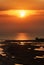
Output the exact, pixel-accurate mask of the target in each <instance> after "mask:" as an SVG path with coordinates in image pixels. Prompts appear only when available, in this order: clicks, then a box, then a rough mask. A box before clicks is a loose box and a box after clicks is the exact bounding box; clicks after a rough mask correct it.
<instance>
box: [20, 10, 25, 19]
mask: <svg viewBox="0 0 44 65" xmlns="http://www.w3.org/2000/svg"><path fill="white" fill-rule="evenodd" d="M19 15H20V17H22V18H23V17H25V16H26V12H25V11H24V10H21V11H20V12H19Z"/></svg>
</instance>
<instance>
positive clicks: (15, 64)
mask: <svg viewBox="0 0 44 65" xmlns="http://www.w3.org/2000/svg"><path fill="white" fill-rule="evenodd" d="M31 39H35V38H34V37H33V36H30V35H29V34H28V33H16V34H14V35H13V34H12V35H8V34H7V35H1V36H0V58H1V57H2V58H1V61H0V62H1V63H0V64H1V65H6V62H7V64H8V65H26V64H28V63H29V64H28V65H30V63H32V64H34V63H38V62H41V63H43V62H44V61H43V62H42V61H41V59H42V60H43V59H44V42H43V43H42V42H41V43H39V42H38V43H31V45H32V46H36V47H37V48H36V47H35V48H34V49H33V51H32V50H31V48H30V46H28V48H27V47H26V49H25V43H24V42H20V44H19V43H17V45H18V46H19V48H20V49H21V50H23V51H24V52H25V53H26V56H25V53H24V52H23V53H24V54H21V53H22V51H21V50H20V49H19V50H20V52H19V51H18V49H17V47H14V48H15V49H16V50H17V54H21V55H22V56H25V57H24V58H23V60H20V59H22V57H20V56H19V55H17V57H16V56H14V55H12V56H11V54H9V53H8V52H7V53H6V52H5V50H6V49H8V48H9V46H11V43H9V44H5V43H3V44H2V43H1V42H3V41H4V40H31ZM29 44H30V43H29ZM13 45H15V43H14V44H13ZM11 48H12V47H11ZM24 49H25V50H24ZM30 50H31V51H30ZM12 51H13V53H14V52H15V50H14V49H13V50H12ZM36 51H37V55H35V57H33V59H34V60H32V59H31V57H30V56H31V55H30V54H32V56H33V55H34V54H35V52H36ZM27 53H28V54H27ZM33 53H34V54H33ZM40 53H41V54H40ZM29 55H30V56H29ZM10 56H11V57H10ZM28 56H29V58H30V59H31V62H30V59H29V58H28ZM25 58H26V59H25ZM8 59H9V61H8ZM28 59H29V60H28ZM36 59H37V60H36ZM38 59H39V60H38ZM27 60H28V61H27ZM21 61H22V62H23V63H24V64H23V63H20V62H21ZM25 61H26V62H25ZM3 63H5V64H3ZM9 63H10V64H9ZM38 64H39V63H38ZM39 65H40V64H39ZM43 65H44V64H43Z"/></svg>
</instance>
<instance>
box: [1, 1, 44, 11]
mask: <svg viewBox="0 0 44 65" xmlns="http://www.w3.org/2000/svg"><path fill="white" fill-rule="evenodd" d="M7 9H28V10H29V9H44V0H0V10H7Z"/></svg>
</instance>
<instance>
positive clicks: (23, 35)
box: [0, 33, 34, 40]
mask: <svg viewBox="0 0 44 65" xmlns="http://www.w3.org/2000/svg"><path fill="white" fill-rule="evenodd" d="M0 39H5V40H6V39H7V40H9V39H10V40H30V39H34V36H32V35H29V33H12V34H11V33H8V34H7V33H6V34H1V35H0Z"/></svg>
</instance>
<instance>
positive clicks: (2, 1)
mask: <svg viewBox="0 0 44 65" xmlns="http://www.w3.org/2000/svg"><path fill="white" fill-rule="evenodd" d="M19 10H21V11H20V13H19ZM22 10H23V12H22ZM24 11H25V12H24ZM22 14H23V15H22ZM22 16H23V17H22ZM18 32H20V33H22V32H24V33H29V35H32V36H40V37H44V0H0V35H3V34H15V33H18Z"/></svg>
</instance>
